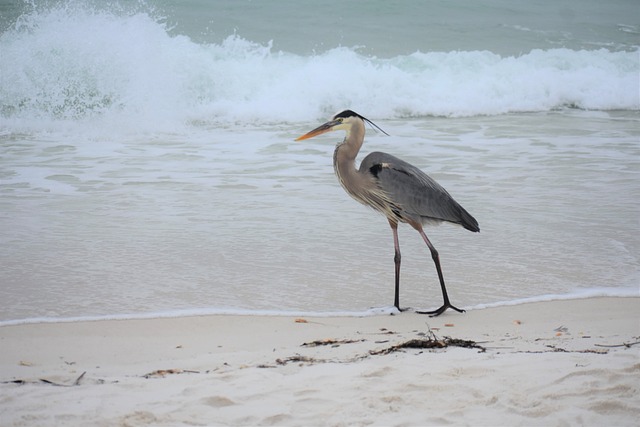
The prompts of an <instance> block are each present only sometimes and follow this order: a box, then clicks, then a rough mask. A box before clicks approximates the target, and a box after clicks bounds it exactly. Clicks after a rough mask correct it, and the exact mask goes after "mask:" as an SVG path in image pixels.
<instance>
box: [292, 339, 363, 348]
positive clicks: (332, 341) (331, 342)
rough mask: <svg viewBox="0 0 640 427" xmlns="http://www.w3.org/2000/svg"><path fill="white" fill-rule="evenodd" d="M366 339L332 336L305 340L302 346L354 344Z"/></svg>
mask: <svg viewBox="0 0 640 427" xmlns="http://www.w3.org/2000/svg"><path fill="white" fill-rule="evenodd" d="M363 341H366V340H347V339H345V340H336V339H332V338H325V339H323V340H315V341H311V342H305V343H303V344H302V347H318V346H321V345H330V346H332V347H340V344H353V343H356V342H363Z"/></svg>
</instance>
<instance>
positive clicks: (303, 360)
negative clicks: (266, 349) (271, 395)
mask: <svg viewBox="0 0 640 427" xmlns="http://www.w3.org/2000/svg"><path fill="white" fill-rule="evenodd" d="M290 362H300V364H302V363H326V362H327V360H324V359H315V358H313V357H308V356H302V355H300V354H296V355H295V356H289V357H286V358H284V359H276V363H277V364H278V365H286V364H287V363H290ZM263 366H264V367H267V366H268V365H263Z"/></svg>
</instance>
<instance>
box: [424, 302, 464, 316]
mask: <svg viewBox="0 0 640 427" xmlns="http://www.w3.org/2000/svg"><path fill="white" fill-rule="evenodd" d="M448 308H450V309H452V310H455V311H457V312H458V313H464V312H465V311H464V310H462V309H460V308H458V307H454V306H452V305H451V304H443V305H442V307H440V308H439V309H437V310H433V311H416V313H418V314H428V315H429V317H436V316H440V315H441V314H442V313H444V312H445V311H447V309H448Z"/></svg>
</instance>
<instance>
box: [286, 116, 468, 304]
mask: <svg viewBox="0 0 640 427" xmlns="http://www.w3.org/2000/svg"><path fill="white" fill-rule="evenodd" d="M365 121H366V122H368V123H370V124H371V125H373V126H375V127H376V128H378V129H379V130H380V131H382V132H383V133H384V134H385V135H388V134H387V133H386V132H384V131H383V130H382V129H380V128H379V127H378V126H377V125H376V124H374V123H373V122H372V121H371V120H368V119H367V118H365V117H363V116H361V115H360V114H358V113H355V112H353V111H351V110H345V111H342V112H340V113H338V114H336V115H335V116H333V118H332V119H331V120H330V121H328V122H327V123H325V124H323V125H321V126H318V127H317V128H315V129H314V130H312V131H310V132H308V133H306V134H304V135H302V136H300V137H298V138H297V139H296V141H301V140H303V139H308V138H312V137H314V136H317V135H321V134H323V133H325V132H329V131H333V130H338V129H341V130H344V131H346V132H347V135H346V136H345V138H344V140H343V141H342V142H338V143H337V144H336V149H335V151H334V153H333V167H334V170H335V172H336V175H337V177H338V180H339V181H340V184H342V187H343V188H344V189H345V190H346V192H347V193H349V195H350V196H351V197H353V198H354V199H356V200H357V201H358V202H360V203H362V204H364V205H367V206H370V207H372V208H373V209H375V210H377V211H379V212H380V213H382V214H383V215H385V216H386V217H387V220H388V221H389V225H390V226H391V230H392V231H393V244H394V248H395V256H394V262H395V267H396V271H395V273H396V277H395V279H396V281H395V285H396V287H395V298H394V305H395V306H396V308H397V309H398V310H400V311H402V309H401V308H400V295H399V294H400V259H401V256H400V244H399V242H398V223H399V222H404V223H407V224H409V225H410V226H412V227H413V228H415V229H416V230H417V231H418V233H420V235H421V236H422V239H423V240H424V241H425V243H426V244H427V246H428V247H429V250H430V251H431V257H432V258H433V262H434V263H435V265H436V270H437V271H438V278H439V279H440V287H441V288H442V297H443V298H444V304H443V305H442V307H440V308H439V309H437V310H433V311H418V313H422V314H429V315H431V316H438V315H440V314H442V313H443V312H444V311H445V310H447V309H448V308H451V309H453V310H456V311H458V312H460V313H464V310H461V309H459V308H457V307H454V306H453V305H451V303H450V302H449V296H448V295H447V288H446V287H445V285H444V277H443V275H442V269H441V268H440V258H439V255H438V251H436V248H435V247H434V246H433V245H432V244H431V242H430V241H429V238H428V237H427V235H426V234H425V233H424V230H423V228H422V226H423V225H424V224H426V223H440V222H443V221H447V222H451V223H454V224H458V225H461V226H462V227H464V228H466V229H467V230H470V231H474V232H477V231H480V228H479V227H478V221H476V220H475V218H474V217H472V216H471V215H470V214H469V213H468V212H467V211H466V210H465V209H464V208H463V207H462V206H460V204H458V202H456V201H455V200H453V197H451V196H450V195H449V193H448V192H447V190H445V189H444V188H443V187H442V186H441V185H440V184H438V183H437V182H436V181H434V180H433V179H432V178H431V177H429V176H428V175H427V174H425V173H424V172H422V171H421V170H420V169H418V168H417V167H415V166H413V165H411V164H409V163H407V162H405V161H403V160H400V159H398V158H397V157H394V156H392V155H391V154H387V153H380V152H373V153H371V154H369V155H367V156H366V157H365V158H364V159H363V160H362V162H361V163H360V168H359V169H356V166H355V160H356V156H357V155H358V152H359V151H360V147H362V143H363V142H364V134H365V124H364V122H365Z"/></svg>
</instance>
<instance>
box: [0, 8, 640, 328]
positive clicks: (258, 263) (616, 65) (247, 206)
mask: <svg viewBox="0 0 640 427" xmlns="http://www.w3.org/2000/svg"><path fill="white" fill-rule="evenodd" d="M345 108H350V109H353V110H355V111H358V112H359V113H361V114H363V115H365V116H367V117H369V118H370V119H372V120H374V121H375V122H376V123H377V124H378V125H379V126H380V127H382V128H383V129H384V130H385V131H386V132H387V133H389V134H390V135H391V136H384V135H383V134H381V133H376V132H375V130H373V129H370V130H369V131H368V134H367V140H366V142H365V145H364V147H363V150H362V151H363V154H365V153H367V152H369V151H374V150H379V151H386V152H389V153H393V154H394V155H397V156H399V157H401V158H404V159H406V160H407V161H410V162H411V163H413V164H415V165H417V166H419V167H421V168H422V169H423V170H425V171H426V172H427V173H429V174H430V175H431V176H433V177H434V178H435V179H436V180H438V181H439V182H440V183H441V184H442V185H443V186H444V187H445V188H447V189H448V190H449V192H450V193H451V194H452V195H453V196H454V197H455V198H456V200H458V202H460V203H461V204H462V205H463V206H464V207H465V208H466V209H467V210H468V211H469V212H471V213H472V214H473V215H474V216H475V217H476V219H477V220H478V221H479V223H480V228H481V232H480V233H469V232H467V231H466V230H463V229H461V228H459V227H454V226H451V225H446V224H443V225H441V226H438V227H430V228H427V230H426V232H427V234H428V235H429V237H430V239H431V240H432V242H433V243H434V245H435V246H436V248H438V250H439V252H440V257H441V262H442V266H443V270H444V275H445V279H446V281H447V287H448V290H449V294H450V297H451V299H452V302H453V303H454V304H455V305H457V306H459V307H465V308H477V307H484V306H490V305H499V304H512V303H516V302H519V301H523V300H532V299H561V298H567V297H575V296H592V295H620V296H622V295H639V294H640V290H639V284H640V260H639V255H638V254H640V8H638V6H637V4H636V2H635V1H612V2H606V4H605V3H603V2H601V1H577V0H575V1H564V2H552V1H534V2H527V3H526V4H514V3H513V2H508V1H479V2H472V3H469V2H465V1H462V0H459V1H458V0H455V1H447V2H444V1H442V2H437V1H431V2H403V3H396V2H387V1H361V2H358V1H355V2H338V1H329V2H298V1H295V2H294V1H281V2H258V1H203V0H200V1H195V0H192V1H168V0H167V1H161V0H158V1H138V2H135V1H124V0H123V1H111V2H98V1H95V2H86V1H48V2H47V1H17V0H14V1H4V2H2V3H0V271H1V273H0V324H8V323H16V322H25V321H26V322H29V321H60V320H65V319H67V320H68V319H78V318H103V317H140V316H172V315H187V314H199V313H223V312H224V313H258V312H260V313H272V314H278V313H322V314H338V313H339V314H352V315H362V314H366V313H376V312H388V311H390V308H389V307H390V306H391V304H392V302H393V274H394V273H393V241H392V235H391V231H390V230H389V227H388V224H387V222H386V220H385V218H383V217H382V216H380V215H378V214H376V213H374V212H373V211H371V210H369V209H367V208H366V207H364V206H361V205H359V204H357V203H355V202H354V201H353V200H351V199H350V198H349V197H348V196H347V195H346V194H345V193H344V192H343V190H342V189H341V188H340V186H339V184H338V183H337V181H336V179H335V176H334V175H333V168H332V165H331V158H332V152H333V146H334V144H335V143H336V142H337V141H339V140H340V139H342V137H343V135H341V134H339V133H332V134H329V135H325V136H322V137H318V138H315V139H312V140H307V141H304V142H294V141H293V140H294V139H295V138H296V137H297V136H299V135H301V134H302V133H304V132H306V131H308V130H310V129H312V128H313V127H315V126H317V125H318V124H320V123H322V122H323V121H325V120H326V119H328V118H329V117H330V116H331V115H332V114H334V113H335V112H336V111H339V110H342V109H345ZM400 244H401V249H402V254H403V264H402V278H401V279H402V283H401V295H400V298H401V301H400V302H401V304H402V305H403V306H409V307H414V308H432V307H436V306H439V305H440V303H441V295H440V289H439V284H438V280H437V275H436V272H435V268H434V266H433V263H432V261H431V258H430V255H429V253H428V250H427V248H426V247H424V243H423V242H422V241H421V239H420V236H419V235H418V234H417V233H415V231H413V230H412V229H411V228H409V227H406V226H405V227H403V228H401V229H400ZM372 308H373V309H372Z"/></svg>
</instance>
